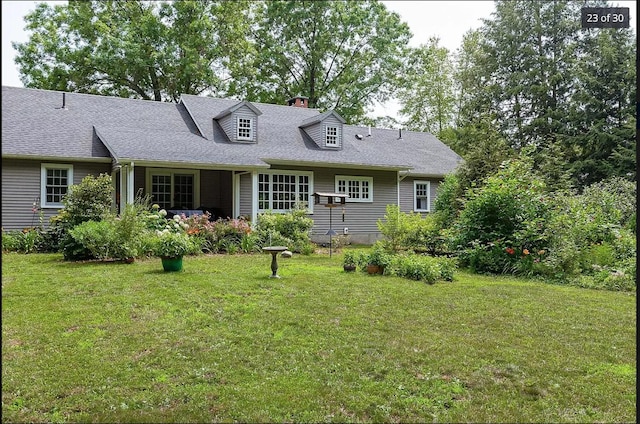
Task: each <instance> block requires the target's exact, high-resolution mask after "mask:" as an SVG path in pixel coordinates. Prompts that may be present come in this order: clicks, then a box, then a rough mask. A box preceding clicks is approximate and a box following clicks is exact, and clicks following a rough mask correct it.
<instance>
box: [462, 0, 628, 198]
mask: <svg viewBox="0 0 640 424" xmlns="http://www.w3.org/2000/svg"><path fill="white" fill-rule="evenodd" d="M594 4H599V5H602V6H606V5H607V2H604V1H597V2H595V3H594ZM495 5H496V7H495V12H494V13H493V14H492V16H491V18H490V19H487V20H485V21H484V23H483V26H482V27H481V28H479V29H478V30H476V31H472V32H470V33H468V34H467V35H466V36H465V38H464V40H463V45H462V46H461V49H460V50H459V54H458V58H457V59H458V60H457V71H456V72H455V78H456V80H457V84H456V86H457V87H458V93H459V97H458V104H457V111H458V112H457V113H458V115H457V117H456V125H455V128H454V130H455V132H458V133H459V135H458V136H456V137H454V138H455V141H456V143H457V144H464V145H468V146H475V145H480V146H482V145H485V143H486V141H485V140H486V139H488V137H485V136H483V135H482V133H481V132H480V133H478V132H476V131H475V130H474V127H477V126H478V124H479V123H481V122H482V126H483V127H485V128H489V129H492V131H494V132H496V131H497V134H496V136H497V137H498V139H502V140H504V143H505V145H506V146H507V147H508V149H507V150H503V151H510V150H513V151H516V152H518V151H520V150H521V149H522V148H523V147H526V146H530V147H531V148H532V149H533V155H532V156H533V159H534V169H536V170H537V171H539V172H540V174H541V175H544V176H545V178H548V182H549V183H550V184H549V185H554V184H558V187H559V188H565V189H566V188H570V187H571V186H574V187H577V188H583V187H585V186H587V185H589V184H591V183H593V182H596V181H599V180H602V179H605V178H608V177H610V176H622V177H625V178H628V179H634V178H635V149H636V146H635V140H634V136H633V135H634V127H635V118H634V115H635V112H634V99H633V96H634V94H633V93H634V89H635V74H636V67H635V66H634V62H633V57H634V53H635V45H636V42H635V35H634V34H633V31H632V30H630V29H620V30H615V31H608V30H581V29H580V22H579V20H577V19H575V17H576V16H578V15H579V14H580V8H581V6H582V5H581V3H579V2H572V1H559V2H539V1H532V0H515V1H502V2H496V3H495ZM483 121H484V122H483ZM465 133H466V134H467V136H466V137H465V136H464V134H465ZM487 134H488V135H489V134H490V133H487ZM491 137H493V135H491ZM487 147H491V145H490V144H487ZM454 150H456V148H455V147H454ZM501 150H502V149H501ZM456 151H458V150H456ZM458 152H459V153H460V154H461V155H462V156H463V157H465V159H467V156H468V154H466V152H464V151H463V150H461V151H458ZM477 153H481V152H480V151H478V152H474V156H477ZM493 154H499V150H498V151H494V152H493ZM485 163H486V164H487V165H489V166H491V164H492V163H493V164H497V163H499V162H496V161H493V162H490V161H486V162H485ZM481 164H482V162H477V163H476V165H481ZM479 169H480V168H479ZM547 176H548V177H547ZM478 182H479V181H478Z"/></svg>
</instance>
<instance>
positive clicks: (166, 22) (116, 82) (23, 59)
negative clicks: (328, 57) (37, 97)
mask: <svg viewBox="0 0 640 424" xmlns="http://www.w3.org/2000/svg"><path fill="white" fill-rule="evenodd" d="M247 13H248V3H247V2H225V1H214V2H197V1H186V2H146V1H127V2H119V1H91V2H75V1H74V2H69V4H68V5H56V6H54V7H51V6H49V5H47V4H45V3H41V4H39V5H38V6H37V8H36V9H35V11H33V12H32V13H30V14H28V15H27V16H26V17H25V20H26V22H27V25H26V29H27V30H29V31H30V32H31V33H32V35H31V37H30V38H29V40H28V41H26V42H24V43H16V42H14V43H12V45H13V47H14V48H15V49H16V51H17V56H16V63H17V64H18V66H19V69H20V73H21V80H22V82H23V83H24V85H25V87H33V88H43V89H51V90H61V91H77V92H83V93H91V94H101V95H110V96H120V97H135V98H141V99H153V100H156V101H166V100H170V101H175V102H177V101H178V100H179V98H180V95H181V94H196V95H197V94H202V93H205V92H212V91H213V92H216V91H219V90H223V89H224V88H225V85H226V84H225V81H224V79H223V78H222V75H223V74H224V73H228V72H230V71H231V70H232V69H234V68H235V67H236V66H242V58H243V55H244V54H246V53H247V52H249V51H250V44H249V43H248V41H246V33H247V32H248V28H249V21H248V20H247V19H246V16H247V15H246V14H247Z"/></svg>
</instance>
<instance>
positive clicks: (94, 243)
mask: <svg viewBox="0 0 640 424" xmlns="http://www.w3.org/2000/svg"><path fill="white" fill-rule="evenodd" d="M69 234H70V235H71V237H73V239H74V240H75V241H76V242H77V243H78V244H80V245H81V246H82V247H84V248H85V249H87V250H88V251H89V252H91V255H92V256H93V257H94V258H96V259H107V258H112V257H113V256H114V254H113V247H114V239H115V237H114V232H113V225H112V223H111V222H109V221H106V220H104V221H85V222H83V223H81V224H78V225H76V226H75V227H73V228H72V229H70V230H69Z"/></svg>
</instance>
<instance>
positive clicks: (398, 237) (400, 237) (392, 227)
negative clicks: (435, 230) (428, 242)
mask: <svg viewBox="0 0 640 424" xmlns="http://www.w3.org/2000/svg"><path fill="white" fill-rule="evenodd" d="M409 219H410V218H409V215H407V214H405V213H403V212H402V211H401V210H400V206H398V205H394V204H389V205H387V206H386V213H385V215H384V220H382V219H378V221H377V222H376V224H377V226H378V230H380V233H382V236H383V237H384V240H383V241H382V243H383V245H384V248H385V249H387V250H389V251H391V252H394V253H397V252H399V251H400V250H402V249H403V248H406V244H405V241H406V238H407V233H408V231H409V228H408V227H409V222H408V221H409Z"/></svg>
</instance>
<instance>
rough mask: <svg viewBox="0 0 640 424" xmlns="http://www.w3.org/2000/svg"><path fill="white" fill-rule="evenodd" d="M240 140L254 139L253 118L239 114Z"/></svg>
mask: <svg viewBox="0 0 640 424" xmlns="http://www.w3.org/2000/svg"><path fill="white" fill-rule="evenodd" d="M237 128H238V140H253V118H246V117H241V116H238V126H237Z"/></svg>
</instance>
